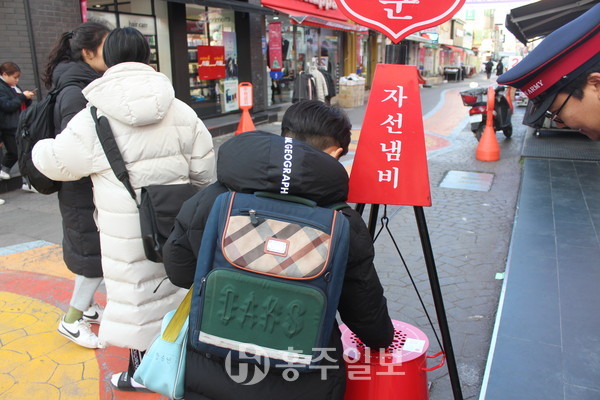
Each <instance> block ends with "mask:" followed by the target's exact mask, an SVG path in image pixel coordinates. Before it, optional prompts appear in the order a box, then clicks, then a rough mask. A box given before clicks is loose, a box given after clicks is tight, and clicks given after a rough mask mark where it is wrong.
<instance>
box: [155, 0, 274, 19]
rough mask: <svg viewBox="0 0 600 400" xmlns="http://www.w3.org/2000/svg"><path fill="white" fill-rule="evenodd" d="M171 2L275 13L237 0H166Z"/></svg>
mask: <svg viewBox="0 0 600 400" xmlns="http://www.w3.org/2000/svg"><path fill="white" fill-rule="evenodd" d="M166 1H169V2H171V3H182V4H196V5H198V6H203V7H216V8H225V9H228V10H233V11H239V12H246V13H255V14H263V15H273V14H274V12H273V10H271V9H269V8H265V7H262V6H257V5H255V4H250V3H245V2H242V1H235V0H166Z"/></svg>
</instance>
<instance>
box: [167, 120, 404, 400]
mask: <svg viewBox="0 0 600 400" xmlns="http://www.w3.org/2000/svg"><path fill="white" fill-rule="evenodd" d="M283 140H284V139H283V138H282V137H280V136H277V135H273V134H270V133H266V132H249V133H244V134H241V135H238V136H236V137H234V138H232V139H231V140H229V141H228V142H226V143H224V144H223V145H222V146H221V148H220V149H219V157H218V162H217V178H218V182H217V183H215V184H213V185H211V186H209V187H208V188H206V189H205V190H204V191H202V192H200V193H198V194H197V195H195V196H194V197H192V198H191V199H190V200H188V201H187V202H186V203H185V204H184V205H183V208H182V209H181V211H180V213H179V215H178V217H177V221H176V223H175V228H174V230H173V232H172V233H171V236H170V237H169V240H168V242H167V244H166V246H165V248H164V257H165V268H166V270H167V275H168V276H169V279H170V280H171V281H172V282H173V283H174V284H176V285H178V286H181V287H189V286H190V285H191V284H192V283H193V279H194V274H195V269H196V258H197V254H198V249H199V247H200V241H201V238H202V234H203V229H204V224H205V223H206V219H207V217H208V214H209V212H210V209H211V206H212V204H213V202H214V199H215V198H216V197H217V196H218V195H219V194H221V193H223V192H225V191H227V190H228V189H227V188H231V189H232V190H235V191H238V192H245V193H253V192H255V191H269V192H275V193H278V192H279V188H280V186H281V177H282V166H281V165H280V164H281V163H280V162H276V160H281V159H282V154H283V146H284V143H283ZM347 192H348V175H347V173H346V171H345V169H344V168H343V167H342V165H341V164H340V163H339V162H338V161H337V160H335V159H334V158H333V157H331V156H329V155H328V154H326V153H324V152H322V151H319V150H316V149H314V148H313V147H311V146H309V145H307V144H305V143H302V142H298V141H294V159H293V167H292V174H291V180H290V192H289V194H292V195H294V194H295V195H299V196H302V197H305V198H309V199H311V200H314V201H316V202H317V204H319V205H330V204H334V203H338V202H341V201H345V200H346V197H347ZM343 213H344V215H345V216H346V217H347V218H348V219H349V221H350V229H351V233H350V253H349V259H348V265H347V269H346V275H345V278H344V286H343V289H342V294H341V298H340V303H339V306H338V311H339V313H340V316H341V318H342V321H343V322H344V323H346V324H347V325H348V326H349V327H350V329H352V331H353V332H355V333H356V334H357V335H358V336H359V337H360V338H361V339H362V340H363V341H364V342H365V343H366V344H367V345H369V346H371V347H386V346H388V345H389V344H390V343H391V341H392V340H393V335H394V330H393V326H392V323H391V320H390V318H389V315H388V310H387V303H386V299H385V297H384V296H383V288H382V287H381V284H380V282H379V278H378V277H377V273H376V271H375V268H374V266H373V256H374V250H373V244H372V240H371V237H370V235H369V232H368V230H367V228H366V226H365V224H364V222H363V220H362V218H361V217H360V215H358V214H357V213H356V212H355V211H354V210H352V209H351V208H349V207H348V208H346V209H344V210H343ZM329 348H336V349H337V361H335V362H334V363H333V364H337V365H331V367H335V368H332V369H329V370H328V371H327V379H326V380H322V379H321V378H320V370H316V372H314V373H306V374H301V375H300V377H299V378H298V379H297V380H295V381H292V382H287V381H286V380H284V379H283V378H282V371H281V370H274V371H273V370H272V371H270V372H269V373H268V374H267V376H266V377H265V378H264V379H263V380H262V381H260V382H259V383H256V384H252V385H244V384H243V383H236V382H234V381H233V380H232V379H231V378H230V376H229V375H228V374H227V372H226V369H225V364H224V362H223V360H220V359H216V358H214V357H207V355H206V354H200V353H197V352H195V351H194V350H193V349H191V348H190V347H188V352H187V360H186V361H187V366H186V393H185V398H186V399H187V400H195V399H213V400H228V399H231V400H233V399H236V400H237V399H245V400H250V399H261V400H263V399H279V398H286V399H310V400H319V399H323V400H331V399H342V397H343V394H344V389H345V370H344V367H343V361H342V359H341V356H340V355H341V340H340V333H339V330H338V329H334V331H333V334H332V338H331V342H330V345H329ZM328 356H333V354H332V353H328ZM238 367H239V365H234V368H233V369H235V370H236V371H238V370H237V368H238ZM242 368H244V367H243V366H242V367H241V368H240V369H239V371H238V372H240V371H243V369H242ZM252 368H253V366H250V367H249V370H250V371H252ZM236 371H234V372H233V373H236Z"/></svg>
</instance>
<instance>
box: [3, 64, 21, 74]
mask: <svg viewBox="0 0 600 400" xmlns="http://www.w3.org/2000/svg"><path fill="white" fill-rule="evenodd" d="M17 72H21V68H19V66H18V65H17V64H15V63H14V62H11V61H7V62H5V63H2V64H0V75H2V74H6V75H14V74H16V73H17Z"/></svg>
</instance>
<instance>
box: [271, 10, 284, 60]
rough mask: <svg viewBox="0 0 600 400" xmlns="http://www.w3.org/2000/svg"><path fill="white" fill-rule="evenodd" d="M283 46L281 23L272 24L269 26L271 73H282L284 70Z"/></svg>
mask: <svg viewBox="0 0 600 400" xmlns="http://www.w3.org/2000/svg"><path fill="white" fill-rule="evenodd" d="M281 46H282V38H281V22H272V23H270V24H269V68H271V71H281V69H282V68H283V51H282V49H281Z"/></svg>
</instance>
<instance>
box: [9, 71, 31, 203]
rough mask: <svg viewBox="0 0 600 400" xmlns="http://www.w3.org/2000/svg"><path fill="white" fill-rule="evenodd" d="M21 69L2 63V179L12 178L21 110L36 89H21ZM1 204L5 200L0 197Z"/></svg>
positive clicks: (16, 157) (15, 160) (26, 105)
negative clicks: (3, 151) (11, 172)
mask: <svg viewBox="0 0 600 400" xmlns="http://www.w3.org/2000/svg"><path fill="white" fill-rule="evenodd" d="M20 78H21V69H20V68H19V66H18V65H17V64H15V63H13V62H10V61H9V62H5V63H3V64H0V141H1V142H3V143H4V148H5V149H6V155H5V156H4V157H3V159H2V165H1V169H0V179H10V169H11V168H12V166H13V165H15V163H16V162H17V160H18V152H17V142H16V134H17V126H18V123H19V116H20V115H21V111H22V110H24V109H25V108H27V107H28V106H29V105H30V104H31V99H32V98H33V96H34V95H35V92H34V91H31V90H25V91H23V90H21V88H20V87H19V86H18V83H19V79H20ZM0 204H4V200H2V199H0Z"/></svg>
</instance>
